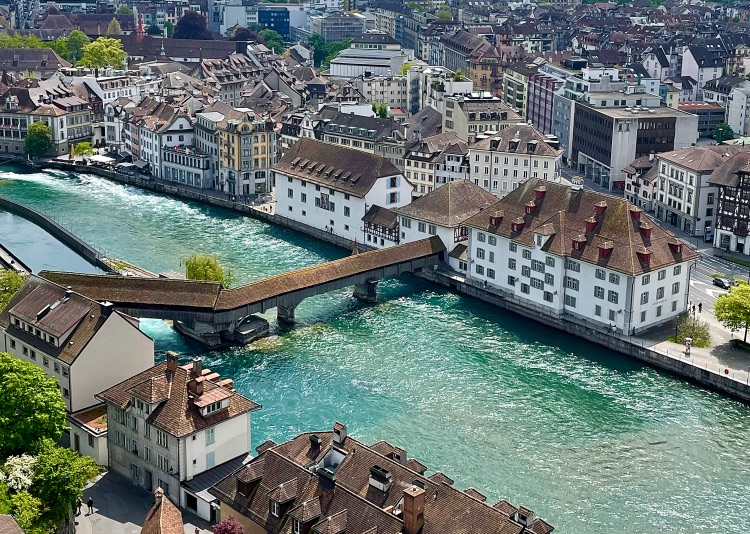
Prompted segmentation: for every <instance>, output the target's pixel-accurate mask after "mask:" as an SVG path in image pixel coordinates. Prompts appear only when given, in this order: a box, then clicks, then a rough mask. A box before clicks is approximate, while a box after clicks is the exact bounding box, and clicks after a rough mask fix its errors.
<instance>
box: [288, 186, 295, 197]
mask: <svg viewBox="0 0 750 534" xmlns="http://www.w3.org/2000/svg"><path fill="white" fill-rule="evenodd" d="M286 196H288V197H289V198H294V189H291V188H289V189H287V190H286Z"/></svg>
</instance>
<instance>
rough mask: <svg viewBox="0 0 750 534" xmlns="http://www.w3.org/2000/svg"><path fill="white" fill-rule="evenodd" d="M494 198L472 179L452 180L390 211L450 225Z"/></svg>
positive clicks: (458, 222) (473, 212) (444, 225)
mask: <svg viewBox="0 0 750 534" xmlns="http://www.w3.org/2000/svg"><path fill="white" fill-rule="evenodd" d="M495 202H497V197H496V196H494V195H493V194H492V193H489V192H487V191H485V190H484V189H482V188H481V187H479V186H478V185H476V184H475V183H474V182H472V181H470V180H456V181H455V182H450V183H447V184H445V185H441V186H440V187H438V188H436V189H433V190H432V191H430V192H429V193H427V194H426V195H424V196H421V197H419V198H418V199H416V200H414V201H413V202H412V203H411V204H407V205H406V206H401V207H400V208H396V209H394V210H393V211H395V212H396V213H397V214H398V215H402V216H406V217H411V218H414V219H417V220H420V221H426V222H429V223H434V224H437V225H440V226H443V227H447V228H452V227H454V226H458V225H460V224H461V223H463V221H465V220H466V219H468V218H469V217H471V216H472V215H474V214H476V213H478V212H480V211H481V210H483V209H484V208H486V207H488V206H491V205H492V204H494V203H495Z"/></svg>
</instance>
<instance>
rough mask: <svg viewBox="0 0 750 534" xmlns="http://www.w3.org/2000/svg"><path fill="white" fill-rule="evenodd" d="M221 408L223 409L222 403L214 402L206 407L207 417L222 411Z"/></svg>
mask: <svg viewBox="0 0 750 534" xmlns="http://www.w3.org/2000/svg"><path fill="white" fill-rule="evenodd" d="M221 407H222V402H221V401H216V402H212V403H211V404H209V405H208V406H206V415H208V414H210V413H213V412H216V411H219V410H221Z"/></svg>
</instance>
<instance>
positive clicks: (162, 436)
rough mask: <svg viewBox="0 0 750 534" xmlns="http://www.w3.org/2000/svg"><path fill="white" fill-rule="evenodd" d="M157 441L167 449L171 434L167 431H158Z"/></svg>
mask: <svg viewBox="0 0 750 534" xmlns="http://www.w3.org/2000/svg"><path fill="white" fill-rule="evenodd" d="M156 443H158V444H159V445H161V446H162V447H164V448H165V449H168V448H169V436H168V435H167V433H166V432H162V431H161V430H157V431H156Z"/></svg>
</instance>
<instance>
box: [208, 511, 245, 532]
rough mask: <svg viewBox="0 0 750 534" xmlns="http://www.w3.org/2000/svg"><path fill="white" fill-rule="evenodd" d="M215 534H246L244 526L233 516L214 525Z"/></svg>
mask: <svg viewBox="0 0 750 534" xmlns="http://www.w3.org/2000/svg"><path fill="white" fill-rule="evenodd" d="M214 534H244V530H242V525H241V524H240V522H239V521H237V520H236V519H235V518H234V516H233V515H230V516H229V517H228V518H226V519H225V520H224V521H221V522H219V523H216V524H215V525H214Z"/></svg>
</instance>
